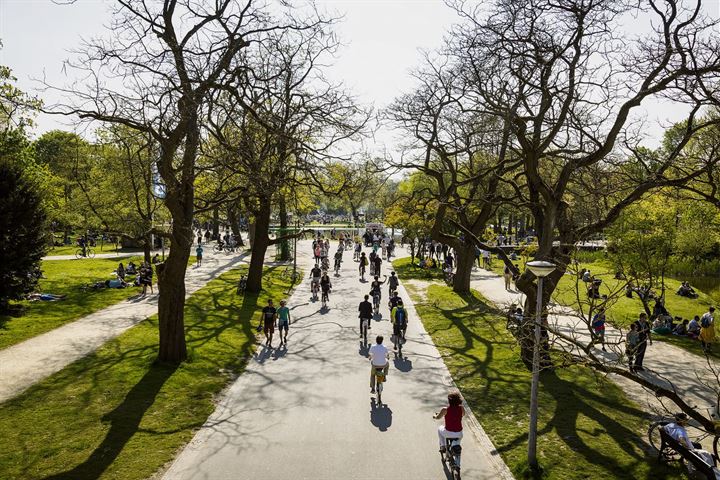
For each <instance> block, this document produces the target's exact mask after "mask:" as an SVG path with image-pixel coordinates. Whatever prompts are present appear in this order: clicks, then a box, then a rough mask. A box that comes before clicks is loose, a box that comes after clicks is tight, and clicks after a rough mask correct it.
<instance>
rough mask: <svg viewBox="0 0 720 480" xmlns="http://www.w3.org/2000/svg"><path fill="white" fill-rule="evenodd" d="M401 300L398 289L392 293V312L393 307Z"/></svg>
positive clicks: (390, 303)
mask: <svg viewBox="0 0 720 480" xmlns="http://www.w3.org/2000/svg"><path fill="white" fill-rule="evenodd" d="M399 301H401V300H400V295H398V293H397V291H395V292H392V293H391V294H390V300H389V301H388V308H389V309H390V312H392V309H393V308H395V307H397V304H398V302H399Z"/></svg>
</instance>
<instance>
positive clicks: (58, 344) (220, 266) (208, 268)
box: [0, 252, 248, 402]
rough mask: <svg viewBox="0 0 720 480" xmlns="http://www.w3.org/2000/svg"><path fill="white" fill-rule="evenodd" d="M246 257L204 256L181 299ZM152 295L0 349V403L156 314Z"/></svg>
mask: <svg viewBox="0 0 720 480" xmlns="http://www.w3.org/2000/svg"><path fill="white" fill-rule="evenodd" d="M246 256H248V254H247V253H245V254H241V255H226V254H213V253H212V252H210V253H207V254H206V255H205V256H204V258H203V264H202V266H201V267H198V266H197V265H194V266H191V267H188V270H187V274H186V276H185V289H186V295H187V296H189V295H191V294H193V293H194V292H196V291H197V290H199V289H200V288H202V287H203V286H204V285H205V284H206V283H208V282H209V281H210V280H212V279H214V278H216V277H217V276H219V275H220V274H222V273H223V272H225V271H227V270H229V269H231V268H232V267H234V266H236V265H237V264H238V263H241V262H243V261H244V259H245V257H246ZM155 288H156V293H155V294H154V295H148V296H146V297H142V296H140V295H137V296H135V297H132V298H130V299H128V300H125V301H123V302H120V303H117V304H115V305H112V306H110V307H108V308H105V309H103V310H99V311H97V312H94V313H92V314H90V315H87V316H85V317H83V318H81V319H79V320H76V321H74V322H72V323H68V324H66V325H63V326H62V327H58V328H56V329H54V330H51V331H49V332H46V333H43V334H42V335H38V336H37V337H33V338H30V339H28V340H25V341H24V342H21V343H18V344H16V345H13V346H11V347H8V348H6V349H3V350H0V402H3V401H5V400H7V399H9V398H12V397H14V396H16V395H18V394H20V393H21V392H22V391H24V390H25V389H26V388H28V387H30V386H31V385H33V384H35V383H37V382H39V381H40V380H43V379H44V378H46V377H48V376H50V375H52V374H53V373H55V372H57V371H59V370H61V369H62V368H64V367H65V366H67V365H68V364H70V363H71V362H74V361H75V360H78V359H80V358H82V357H84V356H85V355H88V354H90V353H92V352H93V351H95V350H96V349H97V348H99V347H100V346H101V345H103V344H104V343H105V342H107V341H108V340H111V339H113V338H115V337H116V336H118V335H120V334H121V333H122V332H124V331H125V330H127V329H128V328H130V327H132V326H134V325H137V324H138V323H139V322H141V321H143V320H144V319H146V318H147V317H149V316H151V315H154V314H155V313H157V301H158V296H157V286H155Z"/></svg>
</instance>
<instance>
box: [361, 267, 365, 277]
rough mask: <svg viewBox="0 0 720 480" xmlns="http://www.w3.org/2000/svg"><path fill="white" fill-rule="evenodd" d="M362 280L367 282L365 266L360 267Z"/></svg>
mask: <svg viewBox="0 0 720 480" xmlns="http://www.w3.org/2000/svg"><path fill="white" fill-rule="evenodd" d="M360 278H362V279H363V280H365V265H360Z"/></svg>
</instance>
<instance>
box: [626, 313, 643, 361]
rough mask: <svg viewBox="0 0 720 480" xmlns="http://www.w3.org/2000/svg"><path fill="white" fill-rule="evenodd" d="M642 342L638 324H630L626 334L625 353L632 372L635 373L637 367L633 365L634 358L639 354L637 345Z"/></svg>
mask: <svg viewBox="0 0 720 480" xmlns="http://www.w3.org/2000/svg"><path fill="white" fill-rule="evenodd" d="M639 343H640V336H639V335H638V330H637V324H636V323H632V324H631V325H630V331H629V332H628V333H627V335H626V336H625V354H626V355H627V357H628V367H629V368H630V372H631V373H635V367H634V366H633V360H634V359H635V355H636V354H637V347H638V344H639Z"/></svg>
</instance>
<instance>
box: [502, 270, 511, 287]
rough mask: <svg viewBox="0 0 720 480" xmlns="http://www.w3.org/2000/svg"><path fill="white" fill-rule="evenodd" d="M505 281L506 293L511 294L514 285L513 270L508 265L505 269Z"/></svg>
mask: <svg viewBox="0 0 720 480" xmlns="http://www.w3.org/2000/svg"><path fill="white" fill-rule="evenodd" d="M503 279H504V280H505V291H507V292H509V291H510V289H511V285H512V270H510V267H508V266H507V265H505V268H504V269H503Z"/></svg>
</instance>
